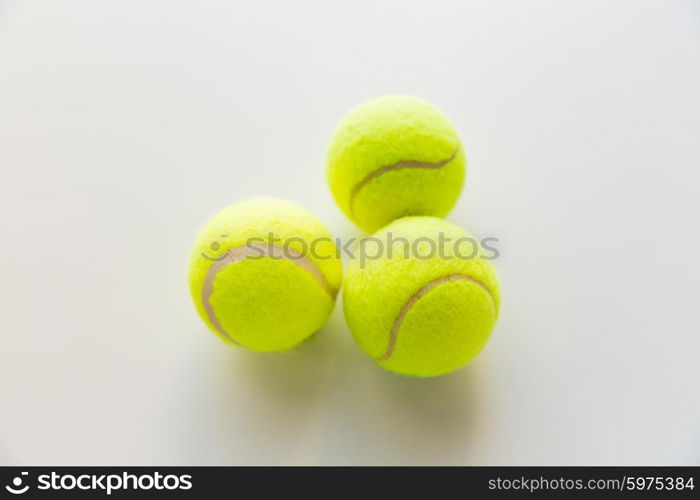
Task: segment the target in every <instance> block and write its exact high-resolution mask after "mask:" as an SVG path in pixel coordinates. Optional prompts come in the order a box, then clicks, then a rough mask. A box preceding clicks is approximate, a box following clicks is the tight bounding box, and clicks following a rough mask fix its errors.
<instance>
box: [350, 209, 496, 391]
mask: <svg viewBox="0 0 700 500" xmlns="http://www.w3.org/2000/svg"><path fill="white" fill-rule="evenodd" d="M363 248H364V250H363ZM360 250H361V251H363V252H364V255H365V257H364V258H363V257H362V255H359V256H358V255H356V256H355V257H356V258H355V260H353V261H351V263H350V265H349V269H348V271H347V273H346V276H345V279H344V280H343V309H344V311H345V319H346V321H347V324H348V326H349V328H350V331H351V332H352V335H353V337H354V338H355V340H356V342H357V343H358V344H359V346H360V347H361V348H362V350H364V351H365V352H366V353H367V354H368V355H369V356H371V357H372V358H374V359H375V361H377V362H378V363H379V364H380V365H381V366H383V367H384V368H386V369H388V370H391V371H394V372H396V373H400V374H403V375H412V376H417V377H432V376H437V375H443V374H445V373H449V372H451V371H453V370H455V369H457V368H459V367H461V366H463V365H465V364H467V363H468V362H469V361H470V360H471V359H472V358H474V357H475V356H476V355H477V354H478V353H479V352H480V351H481V349H482V348H483V347H484V345H485V344H486V341H487V340H488V338H489V336H490V334H491V330H492V329H493V327H494V325H495V323H496V318H497V316H498V309H499V303H500V292H499V285H498V278H497V276H496V272H495V271H494V269H493V267H492V266H491V263H490V262H489V261H488V260H485V259H484V252H483V250H482V249H481V248H480V247H479V245H478V242H477V241H476V240H474V239H473V238H472V237H471V236H470V235H469V233H467V232H466V231H465V230H463V229H461V228H460V227H458V226H456V225H454V224H451V223H449V222H446V221H444V220H442V219H437V218H435V217H405V218H402V219H399V220H397V221H394V222H393V223H391V224H389V225H388V226H386V227H385V228H383V229H382V230H381V231H380V232H379V233H377V234H375V235H374V236H373V237H371V238H368V239H366V240H363V242H362V245H361V246H360Z"/></svg>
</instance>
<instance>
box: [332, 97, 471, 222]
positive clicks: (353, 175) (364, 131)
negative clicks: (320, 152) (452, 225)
mask: <svg viewBox="0 0 700 500" xmlns="http://www.w3.org/2000/svg"><path fill="white" fill-rule="evenodd" d="M465 175H466V158H465V155H464V148H463V147H462V145H461V144H460V141H459V137H458V136H457V132H455V129H454V127H453V126H452V124H451V123H450V121H449V120H448V118H447V117H446V116H445V115H444V114H442V113H441V112H440V111H439V110H438V109H436V108H435V107H434V106H432V105H431V104H429V103H427V102H425V101H422V100H420V99H417V98H415V97H409V96H398V95H394V96H387V97H380V98H377V99H373V100H370V101H367V102H365V103H364V104H361V105H360V106H358V107H356V108H355V109H353V110H351V111H350V112H349V113H348V114H347V115H346V116H345V117H344V118H343V119H342V120H341V121H340V123H339V124H338V126H337V127H336V129H335V131H334V132H333V135H332V137H331V140H330V145H329V147H328V153H327V163H326V176H327V179H328V184H329V186H330V189H331V191H332V193H333V196H334V197H335V200H336V202H337V203H338V205H339V206H340V208H341V209H342V210H343V212H345V214H346V215H347V216H348V217H349V218H350V219H351V220H352V221H353V222H355V224H357V225H358V226H360V227H361V228H362V229H364V230H366V231H367V232H370V233H371V232H374V231H376V230H377V229H379V228H380V227H382V226H384V225H386V224H388V223H389V222H391V221H393V220H395V219H398V218H400V217H403V216H406V215H433V216H436V217H444V216H445V215H447V214H448V213H449V212H450V210H452V207H453V206H454V204H455V203H456V202H457V199H458V198H459V195H460V192H461V191H462V185H463V184H464V179H465Z"/></svg>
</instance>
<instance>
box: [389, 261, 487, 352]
mask: <svg viewBox="0 0 700 500" xmlns="http://www.w3.org/2000/svg"><path fill="white" fill-rule="evenodd" d="M458 280H467V281H471V282H472V283H475V284H477V285H479V286H480V287H481V288H483V289H484V291H485V292H486V293H487V294H488V296H489V297H490V298H491V301H492V302H493V304H494V308H495V307H496V300H495V299H494V297H493V294H492V293H491V290H489V288H488V287H487V286H486V285H485V284H484V283H483V282H481V281H479V280H478V279H476V278H473V277H471V276H469V275H467V274H450V275H447V276H443V277H442V278H438V279H436V280H433V281H431V282H430V283H428V284H427V285H423V287H421V288H420V289H419V290H418V291H417V292H416V293H414V294H413V295H411V297H410V298H409V299H408V300H407V301H406V303H405V304H404V305H403V307H402V308H401V311H399V314H398V316H396V319H395V320H394V324H393V325H392V327H391V332H390V333H389V345H388V346H387V348H386V351H385V352H384V354H382V355H381V356H379V357H378V358H376V360H377V361H386V360H387V359H389V358H390V357H391V355H392V354H394V349H395V348H396V341H397V340H398V336H399V329H400V328H401V325H402V324H403V320H404V319H405V318H406V315H407V314H408V312H409V311H410V310H411V308H412V307H413V305H414V304H415V303H416V302H417V301H418V299H420V298H421V297H423V296H424V295H426V294H427V293H428V292H430V291H431V290H432V289H433V288H435V287H437V286H440V285H442V284H443V283H447V282H450V281H458Z"/></svg>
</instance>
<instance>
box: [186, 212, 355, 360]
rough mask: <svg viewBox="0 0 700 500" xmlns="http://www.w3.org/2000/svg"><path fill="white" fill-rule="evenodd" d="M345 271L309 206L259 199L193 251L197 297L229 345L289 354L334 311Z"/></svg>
mask: <svg viewBox="0 0 700 500" xmlns="http://www.w3.org/2000/svg"><path fill="white" fill-rule="evenodd" d="M341 276H342V267H341V263H340V260H339V258H338V255H337V251H336V247H335V244H334V242H333V241H332V239H331V236H330V234H329V233H328V231H327V230H326V228H325V227H324V226H323V224H322V223H321V222H320V221H319V220H318V219H316V217H314V216H313V215H312V214H310V213H309V212H307V211H306V210H305V209H304V208H302V207H300V206H298V205H295V204H293V203H289V202H286V201H282V200H276V199H271V198H255V199H250V200H247V201H243V202H241V203H238V204H236V205H232V206H230V207H228V208H226V209H224V210H223V211H221V212H220V213H218V214H217V215H216V216H214V218H212V219H211V220H210V221H209V223H208V224H207V225H206V226H205V227H204V229H203V230H202V232H201V234H200V235H199V238H198V239H197V242H196V243H195V245H194V249H193V250H192V256H191V259H190V270H189V282H190V291H191V293H192V300H193V301H194V304H195V307H196V308H197V312H198V313H199V315H200V316H201V318H202V319H203V320H204V322H205V323H206V324H207V326H208V327H209V328H210V329H211V330H212V331H213V332H214V333H216V334H217V335H219V336H220V337H221V338H222V339H223V340H225V341H227V342H230V343H233V344H237V345H240V346H243V347H247V348H249V349H252V350H254V351H277V350H282V349H288V348H290V347H292V346H294V345H296V344H298V343H300V342H302V341H303V340H305V339H306V338H308V337H309V336H310V335H311V334H313V333H314V332H316V331H317V330H319V329H320V328H321V327H322V326H323V325H324V324H325V322H326V320H327V319H328V316H329V315H330V314H331V311H332V310H333V305H334V303H335V296H336V293H337V291H338V288H339V287H340V281H341Z"/></svg>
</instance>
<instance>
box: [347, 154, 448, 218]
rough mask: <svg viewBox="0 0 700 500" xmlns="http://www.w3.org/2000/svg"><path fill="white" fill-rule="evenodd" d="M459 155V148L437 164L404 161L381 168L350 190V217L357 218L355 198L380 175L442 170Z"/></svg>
mask: <svg viewBox="0 0 700 500" xmlns="http://www.w3.org/2000/svg"><path fill="white" fill-rule="evenodd" d="M457 153H459V146H457V148H456V149H455V150H454V152H453V153H452V155H450V157H449V158H446V159H444V160H440V161H436V162H425V161H417V160H404V161H399V162H397V163H394V164H392V165H385V166H383V167H379V168H378V169H377V170H373V171H371V172H370V173H368V174H367V175H366V176H365V177H364V179H362V180H361V181H360V182H358V183H357V184H355V185H354V186H353V188H352V189H351V190H350V215H352V216H353V217H354V216H355V198H356V197H357V195H358V193H359V192H360V190H361V189H362V188H363V187H365V185H367V183H369V182H370V181H371V180H373V179H376V178H377V177H379V176H380V175H384V174H385V173H387V172H391V171H392V170H399V169H402V168H425V169H431V168H433V169H437V168H442V167H444V166H445V165H447V164H448V163H450V162H451V161H452V160H454V159H455V158H456V157H457Z"/></svg>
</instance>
